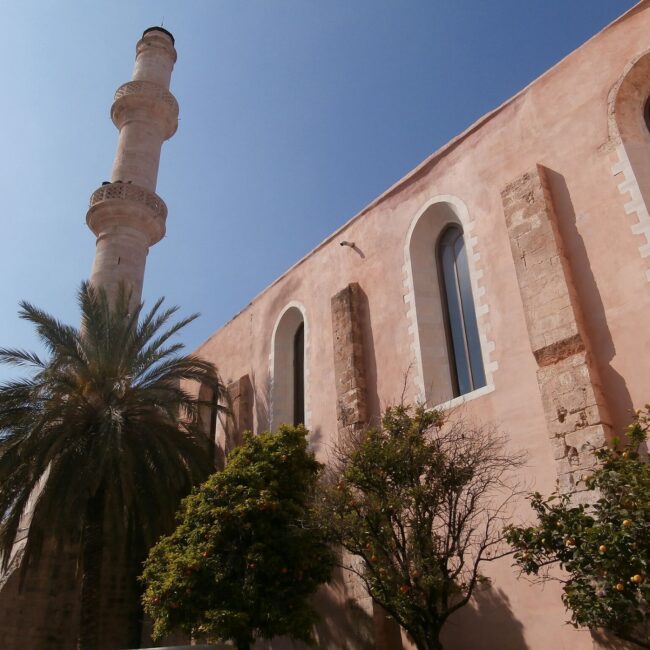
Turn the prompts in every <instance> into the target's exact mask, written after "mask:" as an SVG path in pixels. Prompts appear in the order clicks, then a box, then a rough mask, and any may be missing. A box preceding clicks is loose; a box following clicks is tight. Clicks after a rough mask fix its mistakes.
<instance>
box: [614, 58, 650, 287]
mask: <svg viewBox="0 0 650 650" xmlns="http://www.w3.org/2000/svg"><path fill="white" fill-rule="evenodd" d="M607 110H608V130H609V146H610V147H611V148H612V149H614V150H615V152H616V154H617V157H618V160H617V162H616V163H615V164H614V165H613V167H612V173H613V174H614V176H615V177H616V180H617V185H618V189H619V191H620V192H621V194H622V195H623V197H624V199H623V201H624V203H623V210H624V212H625V214H628V215H631V216H632V218H633V220H632V222H631V223H630V228H631V230H632V233H633V234H635V235H638V236H639V240H638V243H639V254H640V256H641V258H642V259H643V260H646V259H647V258H648V257H650V214H649V213H648V206H649V205H650V124H649V122H650V119H649V118H650V51H647V52H645V53H644V54H642V55H641V56H639V57H637V58H636V59H635V60H634V61H632V62H630V63H629V64H628V65H627V66H626V67H625V69H624V70H623V73H622V74H621V76H620V77H619V78H618V80H617V81H616V83H615V84H614V85H613V86H612V88H611V90H610V92H609V97H608V104H607ZM645 276H646V279H647V280H648V281H650V267H649V265H648V263H647V261H646V262H645Z"/></svg>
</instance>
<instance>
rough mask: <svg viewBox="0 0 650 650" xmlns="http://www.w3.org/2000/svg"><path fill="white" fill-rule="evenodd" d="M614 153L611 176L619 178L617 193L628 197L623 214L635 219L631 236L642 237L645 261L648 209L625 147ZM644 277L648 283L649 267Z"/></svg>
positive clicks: (649, 244) (649, 246)
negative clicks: (614, 160) (616, 158)
mask: <svg viewBox="0 0 650 650" xmlns="http://www.w3.org/2000/svg"><path fill="white" fill-rule="evenodd" d="M616 153H617V155H618V161H617V162H616V163H615V164H614V165H612V174H613V175H614V176H620V177H621V179H622V181H621V182H620V183H619V184H618V191H619V192H620V193H621V194H622V195H625V194H628V195H629V198H630V200H629V201H627V202H626V203H625V205H624V206H623V207H624V209H625V214H629V215H633V216H635V217H636V221H635V222H634V223H633V224H632V225H631V226H630V230H631V231H632V234H634V235H640V236H641V237H643V243H642V244H641V245H640V246H639V255H640V256H641V259H645V258H647V257H650V214H648V208H647V206H646V204H645V201H644V199H643V194H642V193H641V188H640V187H639V182H638V180H637V178H636V174H635V173H634V169H633V168H632V164H631V163H630V159H629V157H628V155H627V151H626V150H625V145H623V144H619V145H618V146H617V147H616ZM645 277H646V280H648V282H650V267H648V268H646V269H645Z"/></svg>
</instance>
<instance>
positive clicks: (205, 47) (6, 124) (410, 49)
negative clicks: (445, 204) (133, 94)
mask: <svg viewBox="0 0 650 650" xmlns="http://www.w3.org/2000/svg"><path fill="white" fill-rule="evenodd" d="M633 5H634V2H633V0H545V1H544V2H532V1H531V0H517V1H514V0H320V1H318V0H202V1H199V0H193V1H190V0H184V1H181V0H176V1H164V0H155V1H154V0H128V1H127V0H110V1H109V0H92V1H90V2H89V1H88V0H83V1H82V0H65V1H61V0H57V1H54V0H38V1H36V0H0V24H1V25H2V27H3V29H2V37H1V38H0V62H1V64H0V65H1V70H2V97H3V98H2V102H0V124H2V126H3V137H2V146H0V179H1V180H0V188H1V190H2V191H1V194H0V195H1V197H2V208H1V212H0V223H1V225H2V230H1V234H0V278H2V280H1V281H0V310H1V312H0V313H1V315H2V318H0V345H5V346H22V347H28V348H33V347H34V337H33V334H32V332H31V330H30V328H29V327H28V326H27V325H26V324H25V323H23V322H22V321H20V320H19V319H18V318H17V315H16V312H17V304H18V301H19V300H20V299H23V298H24V299H28V300H30V301H32V302H34V303H36V304H37V305H39V306H41V307H43V308H45V309H46V310H48V311H50V312H53V313H54V314H56V315H57V316H59V317H60V318H61V319H63V320H65V321H68V322H71V323H75V322H76V321H77V319H78V316H77V308H76V303H75V292H76V289H77V287H78V285H79V283H80V282H81V281H82V280H83V279H84V278H86V277H87V276H88V273H89V271H90V266H91V262H92V257H93V253H94V237H93V235H92V234H91V233H90V231H89V230H88V229H87V227H86V225H85V214H86V209H87V202H88V198H89V196H90V194H91V192H92V191H93V190H94V189H96V188H97V187H98V186H99V185H100V184H101V182H102V181H103V180H105V179H106V178H108V177H109V173H110V169H111V164H112V159H113V154H114V151H115V145H116V142H117V131H116V130H115V128H114V126H113V124H112V123H111V121H110V118H109V109H110V105H111V101H112V96H113V92H114V91H115V89H116V88H117V87H118V86H119V85H120V84H122V83H124V82H126V81H128V80H129V79H130V77H131V70H132V66H133V60H134V48H135V43H136V41H137V40H138V38H139V37H140V35H141V33H142V31H143V30H144V29H145V28H147V27H149V26H151V25H156V24H160V22H161V20H163V19H164V26H165V28H167V29H169V30H170V31H172V32H173V34H174V35H175V37H176V47H177V50H178V63H177V65H176V68H175V71H174V75H173V78H172V91H173V92H174V94H175V95H176V97H177V98H178V100H179V103H180V107H181V121H180V125H179V130H178V132H177V133H176V135H175V136H174V137H173V138H172V139H171V140H170V141H169V142H167V143H166V144H165V145H164V147H163V154H162V163H161V169H160V175H159V179H158V193H159V194H160V196H162V198H163V199H164V200H165V201H166V203H167V205H168V207H169V217H168V221H167V237H166V239H164V240H163V241H162V242H161V243H160V244H158V245H157V246H155V247H154V248H153V249H152V250H151V252H150V254H149V259H148V263H147V273H146V277H145V298H146V299H147V300H149V301H151V300H152V299H154V298H157V297H158V296H160V295H164V296H166V297H167V298H168V300H169V301H170V302H171V303H173V304H179V305H181V307H182V310H183V312H185V313H189V312H193V311H200V312H201V313H202V316H201V318H200V320H199V321H198V322H196V323H194V324H193V325H192V326H190V328H188V330H187V331H186V333H185V339H184V340H185V342H186V343H187V345H188V346H189V347H190V348H193V347H195V346H196V345H198V344H199V343H200V342H201V341H203V340H204V339H205V338H207V337H208V336H209V335H210V334H211V333H212V332H213V331H214V330H216V329H217V328H218V327H220V326H221V325H222V324H223V323H224V322H226V321H227V320H228V319H229V318H230V317H231V316H232V315H233V314H234V313H235V312H237V311H239V310H240V309H241V308H242V307H244V306H245V305H246V304H247V303H248V302H249V301H250V300H251V299H252V298H253V297H254V296H255V295H256V294H257V293H259V292H260V291H261V290H262V289H263V288H264V287H265V286H266V285H268V284H269V283H270V282H271V281H272V280H273V279H275V278H276V277H277V276H278V275H280V274H281V273H282V272H283V271H284V270H286V269H287V268H288V267H289V266H291V265H292V264H293V263H294V262H296V261H297V260H298V259H300V258H301V257H302V256H303V255H305V254H306V253H307V252H308V251H309V250H310V249H311V248H313V247H314V246H315V245H316V244H317V243H318V242H319V241H321V240H322V239H323V238H325V237H326V236H327V235H328V234H329V233H331V232H332V231H333V230H334V229H336V228H337V227H338V226H340V225H341V224H343V223H344V222H345V221H347V220H348V219H349V218H350V217H351V216H353V215H354V214H355V213H356V212H357V211H359V210H360V209H361V208H362V207H363V206H364V205H366V204H367V203H368V202H370V201H371V200H372V199H373V198H374V197H375V196H377V195H378V194H380V193H381V192H382V191H383V190H384V189H386V188H387V187H389V186H390V185H392V184H393V183H394V182H395V181H396V180H398V179H399V178H400V177H401V176H403V175H404V174H405V173H406V172H408V171H409V170H410V169H412V168H413V167H414V166H416V165H417V164H418V163H419V162H420V161H421V160H423V159H424V158H425V157H426V156H428V155H429V154H430V153H432V152H433V151H435V150H436V149H437V148H438V147H440V146H441V145H442V144H444V143H445V142H446V141H448V140H449V139H451V138H452V137H453V136H455V135H456V134H458V133H459V132H461V131H462V130H464V129H465V128H466V127H467V126H468V125H469V124H471V123H472V122H473V121H475V120H476V119H477V118H479V117H480V116H481V115H482V114H484V113H486V112H487V111H489V110H491V109H492V108H494V107H496V106H497V105H499V104H500V103H501V102H503V101H504V100H505V99H507V98H508V97H509V96H511V95H512V94H514V93H516V92H517V91H518V90H519V89H521V88H522V87H523V86H525V85H526V84H528V83H529V82H530V81H532V80H533V79H534V78H535V77H537V76H538V75H540V74H541V73H543V72H544V71H545V70H546V69H547V68H549V67H550V66H551V65H553V64H554V63H556V62H557V61H559V60H560V59H561V58H562V57H564V56H565V55H566V54H568V53H569V52H571V51H572V50H573V49H575V48H576V47H577V46H579V45H580V44H582V43H583V42H584V41H585V40H587V39H588V38H589V37H590V36H592V35H593V34H595V33H596V32H597V31H599V30H600V29H601V28H602V27H604V26H605V25H606V24H607V23H609V22H611V21H612V20H613V19H615V18H616V17H617V16H618V15H620V14H622V13H623V12H624V11H626V10H627V9H629V8H630V7H631V6H633ZM0 373H1V374H0V376H6V373H5V371H3V370H0Z"/></svg>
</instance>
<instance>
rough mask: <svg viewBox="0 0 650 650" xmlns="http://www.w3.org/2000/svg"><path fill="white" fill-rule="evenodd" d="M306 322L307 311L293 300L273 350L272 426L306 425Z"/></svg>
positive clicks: (279, 325)
mask: <svg viewBox="0 0 650 650" xmlns="http://www.w3.org/2000/svg"><path fill="white" fill-rule="evenodd" d="M307 334H308V330H307V323H306V320H305V310H304V308H303V307H302V305H299V304H298V303H290V304H289V305H287V307H285V309H284V310H283V312H282V313H281V314H280V316H279V318H278V320H277V322H276V324H275V327H274V330H273V342H272V350H271V376H272V384H271V385H272V388H271V425H272V428H273V429H277V428H278V427H279V426H280V425H281V424H293V425H296V424H305V425H306V424H307V417H308V411H307V401H308V391H307V381H308V376H307V375H308V372H307V371H308V364H307V341H308V337H307Z"/></svg>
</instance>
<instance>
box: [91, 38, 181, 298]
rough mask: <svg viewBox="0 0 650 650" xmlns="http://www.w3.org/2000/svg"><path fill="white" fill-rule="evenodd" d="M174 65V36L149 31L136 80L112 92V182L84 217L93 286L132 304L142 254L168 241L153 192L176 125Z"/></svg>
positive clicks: (139, 48)
mask: <svg viewBox="0 0 650 650" xmlns="http://www.w3.org/2000/svg"><path fill="white" fill-rule="evenodd" d="M175 61H176V50H175V49H174V40H173V37H172V35H171V34H170V33H169V32H167V31H166V30H164V29H162V28H157V27H153V28H150V29H148V30H146V31H145V32H144V34H143V35H142V39H141V40H140V41H139V42H138V45H137V47H136V61H135V67H134V70H133V78H132V80H131V81H129V82H128V83H125V84H123V85H122V86H120V87H119V88H118V89H117V92H116V93H115V101H114V102H113V106H112V108H111V118H112V120H113V123H114V124H115V126H116V127H117V128H118V129H119V137H118V143H117V150H116V153H115V159H114V161H113V170H112V173H111V181H110V183H104V184H103V185H102V187H100V188H99V189H98V190H96V191H95V192H94V193H93V195H92V196H91V199H90V209H89V210H88V214H87V216H86V221H87V223H88V226H89V227H90V229H91V230H92V231H93V232H94V233H95V235H96V236H97V249H96V252H95V260H94V262H93V268H92V272H91V276H90V281H91V283H92V284H93V285H94V286H97V287H102V288H103V289H104V290H105V291H106V292H107V294H108V295H109V297H110V298H111V299H113V298H114V297H115V295H116V293H117V291H118V290H119V287H120V284H124V285H125V286H126V288H127V290H130V291H131V292H132V300H133V302H138V301H139V300H140V297H141V294H142V284H143V280H144V269H145V263H146V258H147V253H148V252H149V248H150V247H151V246H152V245H153V244H155V243H156V242H158V241H160V239H162V237H163V236H164V234H165V220H166V217H167V208H166V206H165V204H164V202H163V201H162V199H160V197H158V196H157V195H156V194H155V190H156V181H157V178H158V166H159V163H160V150H161V148H162V144H163V142H164V141H165V140H167V139H168V138H170V137H171V136H172V135H173V134H174V133H175V132H176V128H177V125H178V104H177V102H176V99H175V98H174V96H173V95H172V94H171V93H170V92H169V82H170V79H171V73H172V69H173V67H174V63H175Z"/></svg>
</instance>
